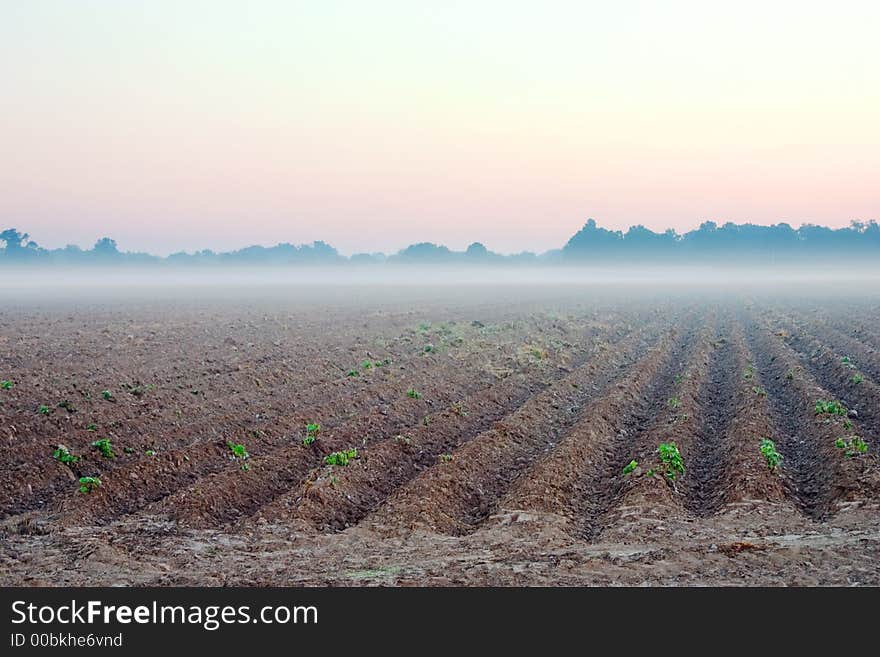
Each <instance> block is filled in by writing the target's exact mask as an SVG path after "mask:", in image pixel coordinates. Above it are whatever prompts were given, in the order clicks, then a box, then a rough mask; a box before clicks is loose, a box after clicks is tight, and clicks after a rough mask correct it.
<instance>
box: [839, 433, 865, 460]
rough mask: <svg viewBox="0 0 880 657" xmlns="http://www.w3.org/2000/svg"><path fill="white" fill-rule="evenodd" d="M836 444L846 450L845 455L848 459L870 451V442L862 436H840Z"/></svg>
mask: <svg viewBox="0 0 880 657" xmlns="http://www.w3.org/2000/svg"><path fill="white" fill-rule="evenodd" d="M834 446H835V447H837V448H838V449H842V450H845V451H844V456H846V458H848V459H849V458H853V457H854V456H861V455H862V454H867V453H868V443H866V442H865V441H864V440H862V439H861V437H860V436H847V437H845V438H838V439H837V440H835V441H834Z"/></svg>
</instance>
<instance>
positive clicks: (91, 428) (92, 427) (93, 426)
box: [86, 422, 98, 431]
mask: <svg viewBox="0 0 880 657" xmlns="http://www.w3.org/2000/svg"><path fill="white" fill-rule="evenodd" d="M97 430H98V425H97V424H95V423H94V422H92V423H90V424H88V425H87V426H86V431H97Z"/></svg>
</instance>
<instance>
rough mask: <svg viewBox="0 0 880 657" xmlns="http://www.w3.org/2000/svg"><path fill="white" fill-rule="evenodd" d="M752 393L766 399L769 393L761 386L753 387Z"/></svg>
mask: <svg viewBox="0 0 880 657" xmlns="http://www.w3.org/2000/svg"><path fill="white" fill-rule="evenodd" d="M752 392H753V393H755V394H756V395H758V396H759V397H766V396H767V391H766V390H764V388H762V387H761V386H752Z"/></svg>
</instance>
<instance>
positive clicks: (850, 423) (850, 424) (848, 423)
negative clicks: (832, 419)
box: [843, 419, 853, 431]
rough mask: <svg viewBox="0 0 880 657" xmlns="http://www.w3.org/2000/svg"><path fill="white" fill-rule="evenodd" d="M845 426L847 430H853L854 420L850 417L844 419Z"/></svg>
mask: <svg viewBox="0 0 880 657" xmlns="http://www.w3.org/2000/svg"><path fill="white" fill-rule="evenodd" d="M843 428H844V429H846V430H847V431H852V428H853V423H852V420H850V419H846V420H844V421H843Z"/></svg>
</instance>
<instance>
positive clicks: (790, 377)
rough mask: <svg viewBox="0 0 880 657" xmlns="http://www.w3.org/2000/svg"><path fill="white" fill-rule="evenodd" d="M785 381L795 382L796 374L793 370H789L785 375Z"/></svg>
mask: <svg viewBox="0 0 880 657" xmlns="http://www.w3.org/2000/svg"><path fill="white" fill-rule="evenodd" d="M785 379H786V381H794V372H793V371H792V370H788V372H786V373H785Z"/></svg>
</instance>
